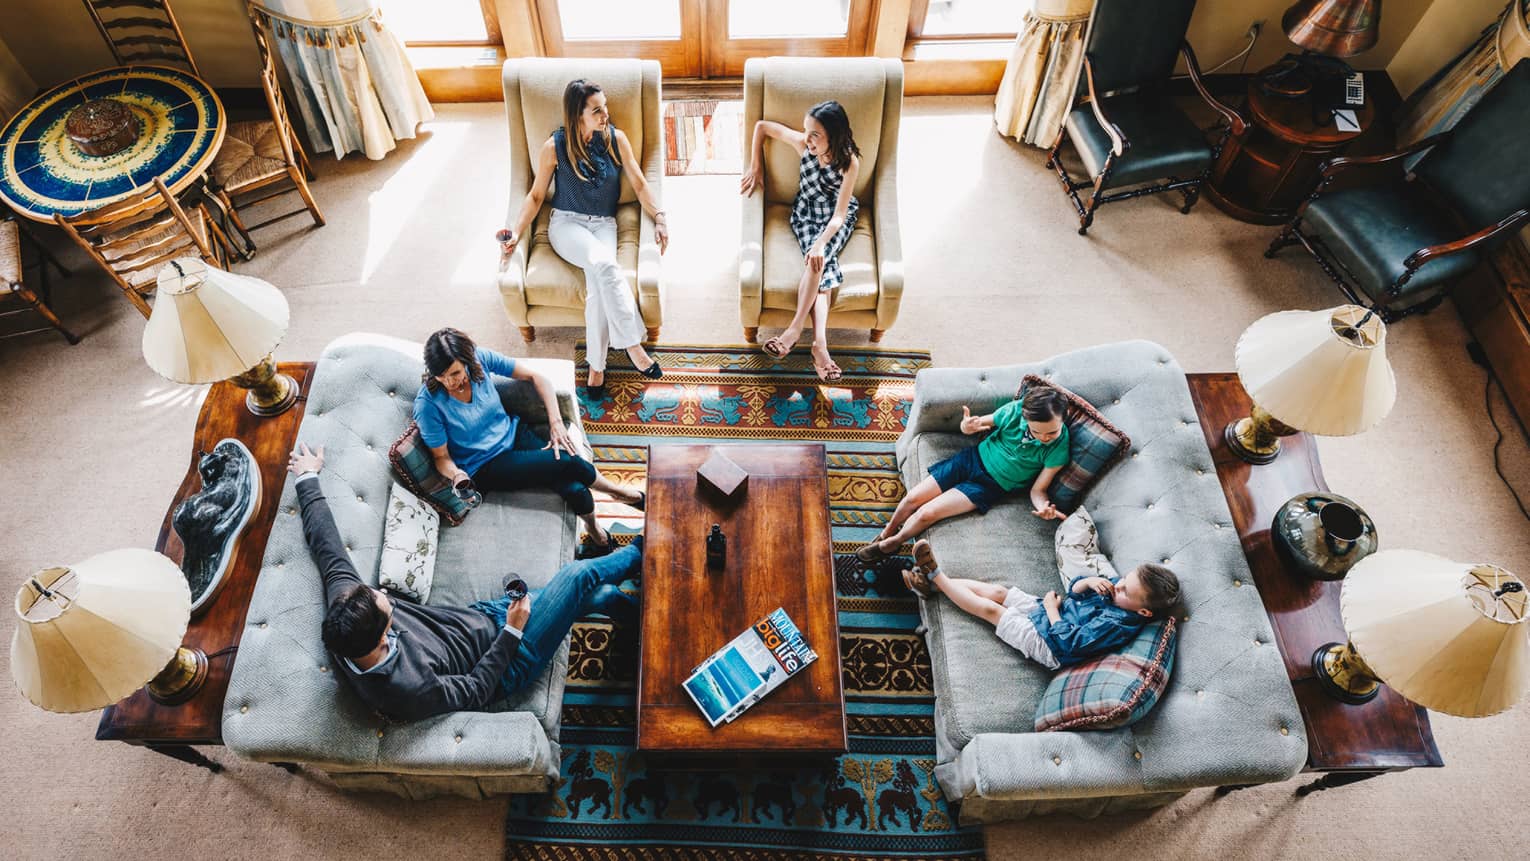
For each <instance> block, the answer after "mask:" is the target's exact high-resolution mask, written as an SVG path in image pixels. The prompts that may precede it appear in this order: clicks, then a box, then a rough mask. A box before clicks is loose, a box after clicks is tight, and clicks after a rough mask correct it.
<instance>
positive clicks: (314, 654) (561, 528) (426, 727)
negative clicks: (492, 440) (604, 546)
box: [223, 335, 588, 798]
mask: <svg viewBox="0 0 1530 861" xmlns="http://www.w3.org/2000/svg"><path fill="white" fill-rule="evenodd" d="M420 355H421V352H420V345H419V344H415V343H410V342H406V341H399V340H396V339H392V338H385V337H383V336H377V335H347V336H345V337H342V338H340V339H338V340H336V341H334V342H333V343H331V344H330V345H329V346H328V347H327V348H325V350H324V353H323V355H322V356H321V357H320V358H319V361H318V365H317V367H316V368H315V371H314V380H313V384H312V387H311V389H310V392H309V395H308V406H307V411H306V414H305V415H304V416H303V422H302V425H301V426H300V428H299V431H298V440H299V441H301V442H306V443H308V444H309V445H311V446H321V445H322V446H324V447H325V463H324V470H323V472H322V473H321V474H320V476H319V481H320V482H321V483H322V486H323V489H324V495H325V496H326V497H327V498H328V500H329V504H330V508H331V509H332V510H333V512H334V516H335V523H336V525H337V526H339V528H340V534H341V537H342V538H343V539H344V541H345V543H346V548H347V549H348V550H349V551H350V554H351V560H352V561H353V562H354V563H355V565H356V569H357V571H358V572H359V573H360V574H361V577H362V579H363V580H368V581H370V582H373V583H375V582H376V579H377V558H378V553H379V550H380V548H381V544H382V524H383V514H384V511H385V509H386V507H387V503H388V493H389V488H390V486H391V485H392V484H393V479H392V473H391V471H390V469H389V465H388V447H389V445H391V444H392V442H393V441H394V440H395V439H396V438H397V437H398V435H399V433H400V432H402V430H403V428H404V425H405V424H406V423H407V422H408V420H409V417H410V412H411V410H412V407H413V403H414V395H415V392H416V391H418V389H419V386H420V375H421V373H422V372H423V371H424V365H423V363H422V361H421V358H420ZM519 361H522V362H530V363H532V364H533V365H534V367H535V368H536V369H537V370H538V371H539V372H541V373H543V374H546V375H548V376H550V377H551V378H552V379H553V380H554V382H555V384H556V388H557V391H558V402H559V406H560V409H561V411H562V413H563V416H564V417H565V419H566V420H569V419H571V420H572V421H571V424H570V425H569V428H570V433H571V435H572V436H573V438H574V440H575V442H576V443H577V444H579V446H580V447H581V448H582V449H584V450H585V452H586V454H588V444H587V442H586V441H585V439H584V435H583V429H582V425H581V424H580V422H579V413H578V411H577V409H575V407H574V405H573V400H572V397H573V395H572V393H573V390H574V367H573V364H572V363H570V362H567V361H562V360H554V359H521V360H519ZM500 396H501V398H502V399H503V400H504V402H505V404H506V406H507V407H508V408H509V409H510V410H511V411H512V412H514V413H517V414H519V415H521V416H525V417H528V419H529V420H530V421H532V422H533V424H534V425H540V428H539V429H540V430H541V431H543V432H544V433H545V431H546V425H547V416H546V412H545V410H543V408H542V404H541V401H540V400H539V399H538V398H537V397H536V395H535V392H534V390H533V389H532V387H531V386H530V384H527V383H519V382H510V381H500ZM281 494H282V495H281V501H280V507H279V509H278V511H277V515H276V522H275V524H274V525H273V526H272V528H271V537H270V540H269V541H268V542H267V544H266V555H265V558H264V561H263V563H262V566H261V571H260V579H259V581H258V582H257V583H256V584H255V591H254V595H253V596H252V597H251V599H250V609H249V614H248V616H247V617H246V619H245V629H244V634H243V637H242V639H241V640H240V643H239V651H238V655H237V661H236V662H235V664H234V669H233V675H232V678H231V680H230V682H229V688H228V695H227V697H226V698H225V700H224V703H223V739H224V743H225V744H226V745H227V746H228V747H229V748H230V749H231V750H233V751H234V752H235V753H237V754H239V755H240V756H243V757H246V758H249V759H255V760H261V761H265V762H299V763H307V764H310V765H313V766H315V767H317V768H319V769H322V770H323V771H325V772H327V773H328V774H329V776H330V777H331V778H333V779H334V781H335V783H336V784H337V785H339V786H340V787H342V788H345V789H356V790H380V791H388V792H393V793H396V794H398V795H401V796H404V797H406V798H423V797H428V796H432V795H438V794H456V795H463V796H467V797H483V796H486V795H489V794H497V793H510V792H542V791H545V790H546V789H547V788H548V787H549V786H550V785H551V784H552V782H554V781H556V780H557V778H558V761H559V752H558V741H557V739H558V727H559V719H560V716H561V708H562V702H563V681H564V676H565V673H566V671H567V667H568V646H567V644H566V643H565V645H564V648H563V649H562V650H561V651H560V652H559V653H558V657H557V659H556V660H554V661H553V662H552V664H551V665H550V666H549V668H548V671H547V673H545V674H544V675H543V676H542V678H541V679H540V680H539V681H538V682H537V683H536V684H534V685H532V686H530V687H528V688H527V689H525V690H523V691H521V692H519V693H518V694H517V696H515V697H514V698H513V699H512V700H511V701H509V702H507V703H502V704H497V707H499V708H500V709H501V710H500V711H494V712H459V713H455V714H449V715H442V716H439V717H435V718H430V719H428V720H423V721H418V722H415V723H410V724H391V723H388V722H386V721H384V720H383V719H382V718H381V717H380V716H378V715H376V714H375V713H373V712H371V711H370V710H369V709H367V708H366V707H365V706H364V705H362V703H361V702H360V701H359V700H358V699H357V698H356V697H355V696H354V695H353V694H352V693H351V692H350V690H349V688H347V687H346V685H345V683H344V681H342V680H341V678H340V677H339V673H338V672H337V671H336V668H335V663H334V658H332V657H331V656H330V655H329V654H328V653H327V652H326V651H325V649H324V645H323V643H322V642H321V641H320V639H319V627H320V623H321V622H322V620H323V618H324V610H325V607H324V592H323V588H322V586H321V584H320V578H319V572H318V569H317V568H316V567H315V566H314V564H313V561H312V559H311V558H310V557H309V554H308V549H307V545H306V544H305V543H304V541H303V524H302V518H301V516H299V514H298V509H297V494H296V491H295V490H294V489H293V484H292V479H291V477H290V476H289V477H288V480H287V482H286V484H285V485H284V486H283V487H282V491H281ZM574 523H575V519H574V517H573V514H572V512H571V511H569V510H568V507H567V506H566V505H565V504H564V502H563V500H561V499H560V498H559V497H558V496H556V495H555V494H553V493H552V492H550V491H523V492H518V493H511V494H492V495H489V496H488V497H487V498H486V499H485V500H484V503H483V505H481V506H480V507H479V508H478V509H477V510H475V511H474V512H473V513H472V514H471V515H469V516H468V518H467V520H465V521H464V522H463V524H462V525H461V526H457V527H447V526H443V527H442V529H441V536H440V542H439V551H438V555H437V558H436V571H435V581H434V585H433V587H432V589H431V592H430V596H429V600H428V602H427V603H429V604H432V605H440V606H465V605H467V604H470V603H472V602H473V601H477V600H480V599H484V598H492V597H494V596H495V595H496V594H498V592H499V590H500V580H501V578H502V577H503V575H504V574H505V572H506V571H507V570H512V569H513V570H515V571H517V572H519V573H520V575H521V576H522V577H524V578H525V579H526V581H527V582H529V583H530V584H531V585H532V586H533V587H536V586H541V585H544V584H546V582H547V581H548V580H549V579H551V577H552V575H553V574H554V573H555V572H556V571H557V569H558V568H559V567H560V566H561V565H563V564H564V563H565V562H567V561H568V560H570V559H572V558H573V555H574V541H575V538H576V536H575V526H574Z"/></svg>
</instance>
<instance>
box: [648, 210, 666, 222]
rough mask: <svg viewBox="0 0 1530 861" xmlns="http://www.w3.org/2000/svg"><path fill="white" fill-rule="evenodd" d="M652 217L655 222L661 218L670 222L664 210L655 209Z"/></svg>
mask: <svg viewBox="0 0 1530 861" xmlns="http://www.w3.org/2000/svg"><path fill="white" fill-rule="evenodd" d="M652 217H653V220H654V221H658V220H659V219H661V218H663V219H664V220H666V221H668V220H669V219H668V217H667V216H666V215H665V212H664V210H662V209H655V210H654V211H653V216H652Z"/></svg>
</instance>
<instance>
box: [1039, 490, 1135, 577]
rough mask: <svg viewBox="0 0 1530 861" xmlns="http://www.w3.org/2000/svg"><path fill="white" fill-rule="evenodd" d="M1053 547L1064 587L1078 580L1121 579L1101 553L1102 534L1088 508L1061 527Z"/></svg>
mask: <svg viewBox="0 0 1530 861" xmlns="http://www.w3.org/2000/svg"><path fill="white" fill-rule="evenodd" d="M1052 546H1053V547H1054V548H1055V549H1056V551H1057V570H1058V573H1060V574H1062V579H1063V582H1064V583H1072V582H1073V578H1075V577H1109V578H1110V579H1112V580H1114V579H1116V578H1117V577H1119V576H1121V575H1119V574H1117V573H1116V566H1114V565H1112V564H1110V560H1109V559H1106V558H1105V554H1103V553H1101V552H1100V533H1099V531H1098V530H1096V529H1095V526H1094V518H1093V517H1092V516H1090V514H1089V509H1087V508H1080V509H1078V510H1077V511H1075V512H1073V513H1072V514H1070V515H1068V517H1067V519H1065V520H1064V521H1063V522H1062V523H1061V524H1059V525H1058V527H1057V534H1056V535H1054V536H1053V537H1052Z"/></svg>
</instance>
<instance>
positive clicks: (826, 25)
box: [728, 0, 850, 39]
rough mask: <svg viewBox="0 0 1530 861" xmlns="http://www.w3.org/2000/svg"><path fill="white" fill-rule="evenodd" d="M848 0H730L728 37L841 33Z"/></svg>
mask: <svg viewBox="0 0 1530 861" xmlns="http://www.w3.org/2000/svg"><path fill="white" fill-rule="evenodd" d="M849 24H850V0H732V2H730V3H729V4H728V38H730V39H779V38H792V37H804V36H805V37H809V38H811V37H814V36H830V37H833V36H843V35H845V29H846V28H847V27H848V26H849Z"/></svg>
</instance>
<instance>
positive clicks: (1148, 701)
mask: <svg viewBox="0 0 1530 861" xmlns="http://www.w3.org/2000/svg"><path fill="white" fill-rule="evenodd" d="M1176 633H1177V632H1176V630H1175V619H1174V617H1173V616H1169V617H1167V618H1165V619H1164V620H1163V621H1161V622H1151V623H1149V624H1146V625H1143V626H1142V630H1141V631H1140V632H1139V633H1138V634H1137V638H1136V639H1134V640H1132V641H1131V642H1130V643H1128V644H1127V645H1126V647H1125V648H1124V649H1122V650H1121V651H1119V652H1113V653H1111V654H1108V655H1101V656H1099V657H1098V658H1094V659H1093V660H1089V661H1085V662H1083V663H1082V664H1075V665H1073V666H1071V667H1067V668H1065V669H1063V670H1062V671H1060V672H1059V673H1058V674H1057V675H1055V676H1053V677H1052V683H1051V684H1049V685H1047V690H1046V693H1044V694H1042V695H1041V703H1040V704H1039V705H1037V706H1036V731H1037V732H1052V731H1054V730H1086V729H1115V728H1116V727H1122V726H1130V725H1131V724H1134V723H1136V722H1137V721H1139V720H1141V719H1142V718H1143V717H1145V716H1146V715H1147V713H1148V712H1150V711H1152V710H1153V706H1154V705H1157V703H1158V698H1159V697H1160V696H1162V695H1163V689H1164V688H1166V687H1168V685H1169V671H1170V670H1171V669H1173V667H1174V642H1175V639H1176V636H1175V635H1176Z"/></svg>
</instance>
